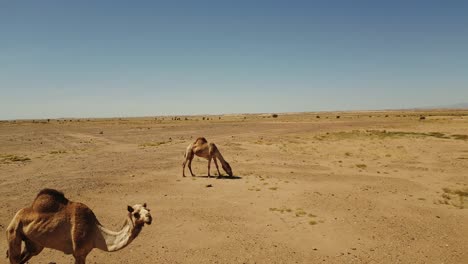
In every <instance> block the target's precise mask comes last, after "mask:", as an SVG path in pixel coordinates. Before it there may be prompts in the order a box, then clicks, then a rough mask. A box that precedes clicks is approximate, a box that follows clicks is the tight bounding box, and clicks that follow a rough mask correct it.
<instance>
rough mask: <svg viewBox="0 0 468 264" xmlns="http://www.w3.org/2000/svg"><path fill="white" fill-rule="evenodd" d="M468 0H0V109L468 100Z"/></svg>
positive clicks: (267, 107) (96, 113) (264, 108)
mask: <svg viewBox="0 0 468 264" xmlns="http://www.w3.org/2000/svg"><path fill="white" fill-rule="evenodd" d="M467 14H468V2H467V1H333V0H332V1H273V0H272V1H260V0H259V1H240V0H239V1H222V0H218V1H203V0H200V1H164V2H160V1H58V0H57V1H47V0H43V1H0V119H12V118H54V117H109V116H151V115H168V114H209V113H213V114H215V113H245V112H286V111H324V110H358V109H387V108H406V107H418V106H431V105H446V104H454V103H460V102H467V101H468V48H467V47H468V15H467Z"/></svg>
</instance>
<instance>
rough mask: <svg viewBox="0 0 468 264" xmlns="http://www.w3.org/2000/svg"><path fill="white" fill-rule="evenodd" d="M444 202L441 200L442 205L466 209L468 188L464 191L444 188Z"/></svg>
mask: <svg viewBox="0 0 468 264" xmlns="http://www.w3.org/2000/svg"><path fill="white" fill-rule="evenodd" d="M442 191H444V192H443V193H442V195H441V196H442V200H439V203H440V204H447V205H452V206H454V207H457V208H460V209H464V208H466V207H465V203H466V202H468V188H464V189H452V188H442Z"/></svg>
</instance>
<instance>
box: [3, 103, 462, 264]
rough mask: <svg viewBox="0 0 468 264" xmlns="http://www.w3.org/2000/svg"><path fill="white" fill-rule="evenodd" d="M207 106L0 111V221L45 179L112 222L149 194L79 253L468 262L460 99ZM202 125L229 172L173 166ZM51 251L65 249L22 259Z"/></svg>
mask: <svg viewBox="0 0 468 264" xmlns="http://www.w3.org/2000/svg"><path fill="white" fill-rule="evenodd" d="M420 115H424V116H425V117H426V119H425V120H420ZM337 116H339V118H337ZM206 117H208V118H209V120H203V117H202V116H188V117H185V116H182V117H180V120H173V119H174V118H173V117H147V118H114V119H60V120H50V121H49V122H48V121H47V120H23V121H4V122H1V123H0V197H1V198H2V202H1V203H0V212H1V213H0V230H1V232H2V233H3V234H4V233H5V229H6V227H7V225H8V223H9V221H10V220H11V219H12V217H13V216H14V214H15V212H16V211H17V210H19V209H20V208H22V207H25V206H27V205H29V204H30V203H31V202H32V201H33V199H34V197H35V196H36V194H37V192H38V191H39V190H41V189H42V188H45V187H48V188H56V189H59V190H61V191H63V192H64V193H65V195H66V196H67V197H68V198H69V199H70V200H73V201H80V202H83V203H85V204H87V205H88V206H89V207H90V208H91V209H93V211H94V212H95V214H96V215H97V217H98V219H99V220H100V222H101V223H103V224H104V225H105V226H107V227H108V228H110V229H113V230H117V229H118V228H119V227H120V225H121V223H122V222H123V220H124V218H125V214H126V206H127V204H130V205H131V204H135V203H142V202H147V203H148V206H149V208H151V210H152V214H153V217H154V221H153V224H152V225H150V226H146V227H145V228H144V229H143V231H142V233H141V234H140V236H139V237H138V238H137V239H136V240H135V241H134V242H133V243H132V244H131V245H129V246H128V247H127V248H125V249H123V250H122V251H119V252H115V253H107V252H103V251H99V250H94V251H92V252H91V254H90V255H89V256H88V259H87V260H88V263H142V264H143V263H468V111H448V110H434V111H430V112H418V111H406V112H401V111H400V112H399V111H389V112H340V113H337V112H334V113H332V112H330V113H323V112H321V113H301V114H279V116H278V117H277V118H273V117H271V114H264V115H260V114H258V115H224V116H206ZM163 118H164V120H163ZM186 119H187V120H186ZM198 136H205V137H206V138H207V139H208V140H209V141H212V142H215V143H216V144H217V146H218V147H219V149H220V151H221V153H222V154H223V155H224V157H225V158H226V160H227V161H229V162H230V164H231V166H232V168H233V171H234V175H235V177H233V178H228V177H223V178H221V179H216V178H207V177H206V175H207V161H206V160H203V159H200V158H195V159H194V161H193V169H194V172H195V173H196V174H197V177H190V176H189V177H186V178H183V177H182V162H183V153H184V150H185V148H186V146H187V145H188V144H189V143H191V142H192V141H194V140H195V139H196V138H197V137H198ZM215 171H216V170H215V167H214V166H212V174H213V175H214V174H216V173H215ZM187 175H189V173H188V171H187ZM209 184H211V185H212V187H209V188H208V187H206V185H209ZM6 249H7V246H6V239H5V238H4V236H3V238H2V239H0V251H1V252H0V253H1V254H0V256H1V258H0V259H2V260H1V261H0V262H2V263H7V259H6V258H5V255H4V252H5V251H6ZM50 262H55V263H73V257H72V256H70V255H64V254H63V253H61V252H58V251H53V250H47V249H46V250H44V251H43V252H42V253H41V254H40V255H39V256H36V257H34V258H33V259H32V260H31V261H30V263H50Z"/></svg>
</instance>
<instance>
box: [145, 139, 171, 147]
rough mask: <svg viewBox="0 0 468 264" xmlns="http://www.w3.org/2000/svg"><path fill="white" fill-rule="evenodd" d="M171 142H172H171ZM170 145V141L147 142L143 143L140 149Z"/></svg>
mask: <svg viewBox="0 0 468 264" xmlns="http://www.w3.org/2000/svg"><path fill="white" fill-rule="evenodd" d="M169 141H170V140H169ZM167 143H169V142H168V141H157V142H146V143H141V144H140V145H139V146H140V147H144V148H145V147H159V146H161V145H164V144H167Z"/></svg>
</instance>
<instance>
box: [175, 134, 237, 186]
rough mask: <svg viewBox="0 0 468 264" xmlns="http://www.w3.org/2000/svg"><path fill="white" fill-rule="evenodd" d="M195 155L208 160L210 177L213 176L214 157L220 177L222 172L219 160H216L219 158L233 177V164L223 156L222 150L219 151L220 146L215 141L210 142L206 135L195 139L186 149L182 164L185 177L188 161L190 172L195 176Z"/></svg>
mask: <svg viewBox="0 0 468 264" xmlns="http://www.w3.org/2000/svg"><path fill="white" fill-rule="evenodd" d="M195 155H197V156H199V157H202V158H205V159H207V160H208V177H211V175H210V166H211V160H212V159H213V160H214V163H215V165H216V169H217V170H218V178H219V177H221V172H219V167H218V162H217V161H216V159H219V161H220V162H221V166H222V167H223V169H224V171H225V172H226V173H227V174H229V176H230V177H232V169H231V166H230V165H229V163H228V162H227V161H226V160H225V159H224V158H223V156H222V155H221V152H219V149H218V147H216V145H215V144H214V143H211V142H210V143H208V141H207V140H206V138H204V137H199V138H197V140H195V142H193V143H191V144H190V145H188V147H187V149H186V150H185V153H184V157H185V160H184V163H183V164H182V167H183V170H182V176H183V177H185V164H186V163H187V162H188V168H189V170H190V173H191V174H192V176H195V174H193V172H192V160H193V157H194V156H195Z"/></svg>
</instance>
